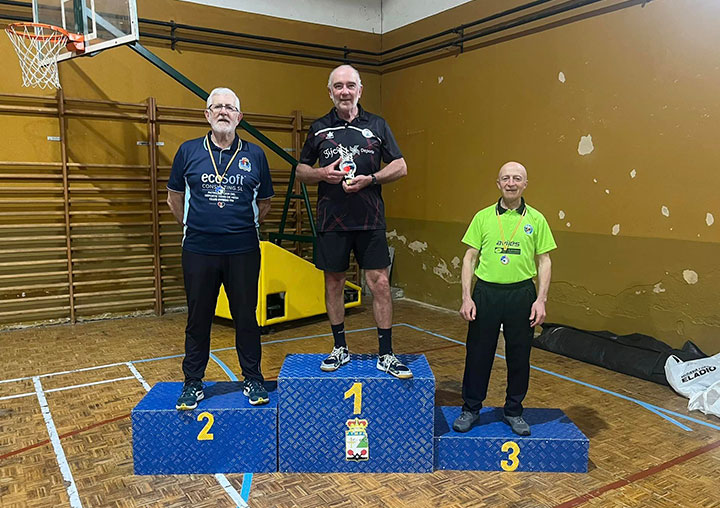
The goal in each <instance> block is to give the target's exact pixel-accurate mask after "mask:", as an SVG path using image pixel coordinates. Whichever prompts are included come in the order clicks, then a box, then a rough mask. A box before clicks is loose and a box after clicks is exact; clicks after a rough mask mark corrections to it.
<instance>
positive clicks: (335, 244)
mask: <svg viewBox="0 0 720 508" xmlns="http://www.w3.org/2000/svg"><path fill="white" fill-rule="evenodd" d="M315 248H316V252H315V266H316V267H317V268H318V269H320V270H322V271H324V272H345V271H347V269H348V268H350V251H351V250H352V251H353V252H354V253H355V259H357V262H358V264H359V265H360V268H362V269H364V270H378V269H381V268H387V267H388V266H390V252H389V251H388V244H387V238H385V230H384V229H373V230H370V231H327V232H324V233H318V237H317V244H316V247H315Z"/></svg>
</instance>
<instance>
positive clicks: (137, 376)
mask: <svg viewBox="0 0 720 508" xmlns="http://www.w3.org/2000/svg"><path fill="white" fill-rule="evenodd" d="M125 365H127V366H128V369H130V372H132V373H133V376H135V378H137V380H138V381H140V383H141V384H142V385H143V388H145V391H146V392H149V391H150V385H149V384H147V381H145V378H144V377H142V375H141V374H140V371H138V370H137V369H136V368H135V366H134V365H133V364H132V363H130V362H127V363H125Z"/></svg>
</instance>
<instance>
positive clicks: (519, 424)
mask: <svg viewBox="0 0 720 508" xmlns="http://www.w3.org/2000/svg"><path fill="white" fill-rule="evenodd" d="M503 420H504V421H505V423H507V424H508V425H510V428H511V429H512V431H513V432H514V433H515V434H517V435H518V436H529V435H530V425H528V423H527V422H526V421H525V420H523V417H522V416H507V415H503Z"/></svg>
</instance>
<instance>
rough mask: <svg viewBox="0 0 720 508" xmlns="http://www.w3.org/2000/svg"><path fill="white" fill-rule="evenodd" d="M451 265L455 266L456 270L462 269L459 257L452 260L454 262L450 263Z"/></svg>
mask: <svg viewBox="0 0 720 508" xmlns="http://www.w3.org/2000/svg"><path fill="white" fill-rule="evenodd" d="M450 263H451V264H452V265H453V268H455V269H456V270H457V269H458V268H460V263H461V261H460V258H459V257H457V256H455V257H454V258H452V261H450Z"/></svg>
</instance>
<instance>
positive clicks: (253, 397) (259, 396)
mask: <svg viewBox="0 0 720 508" xmlns="http://www.w3.org/2000/svg"><path fill="white" fill-rule="evenodd" d="M243 394H244V395H245V396H246V397H247V398H248V399H250V404H252V405H253V406H257V405H259V404H267V403H268V402H270V397H268V392H267V390H266V389H265V387H264V386H263V384H262V383H261V382H260V381H258V380H257V379H246V380H245V381H243Z"/></svg>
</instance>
